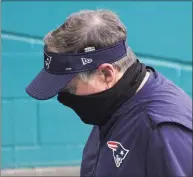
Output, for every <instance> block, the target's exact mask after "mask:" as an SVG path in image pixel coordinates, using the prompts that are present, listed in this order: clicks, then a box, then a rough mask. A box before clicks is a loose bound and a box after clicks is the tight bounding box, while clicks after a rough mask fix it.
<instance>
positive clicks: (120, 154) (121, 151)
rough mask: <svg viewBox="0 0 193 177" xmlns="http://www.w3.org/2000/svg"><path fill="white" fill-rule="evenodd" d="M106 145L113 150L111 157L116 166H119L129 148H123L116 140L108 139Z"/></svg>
mask: <svg viewBox="0 0 193 177" xmlns="http://www.w3.org/2000/svg"><path fill="white" fill-rule="evenodd" d="M107 146H108V147H109V148H110V149H111V150H112V151H113V157H114V161H115V165H116V167H120V165H121V163H122V162H123V160H124V159H125V157H126V156H127V154H128V152H129V150H128V149H125V148H124V147H123V146H122V144H121V143H119V142H116V141H108V142H107Z"/></svg>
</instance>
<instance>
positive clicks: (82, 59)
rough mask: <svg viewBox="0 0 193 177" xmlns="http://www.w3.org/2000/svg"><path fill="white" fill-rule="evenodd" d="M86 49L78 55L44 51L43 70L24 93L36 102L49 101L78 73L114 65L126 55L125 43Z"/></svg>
mask: <svg viewBox="0 0 193 177" xmlns="http://www.w3.org/2000/svg"><path fill="white" fill-rule="evenodd" d="M86 49H88V50H86ZM86 49H85V52H83V53H78V54H66V53H53V52H48V51H46V50H44V68H43V69H42V70H41V71H40V72H39V74H38V75H37V76H36V77H35V79H34V80H33V81H32V82H31V83H30V84H29V85H28V87H27V88H26V92H27V93H28V94H29V95H30V96H31V97H33V98H35V99H38V100H47V99H50V98H52V97H54V96H56V95H57V94H58V93H59V92H60V91H61V90H62V89H63V88H65V87H66V86H67V84H68V83H69V82H70V81H71V80H72V79H73V78H74V77H75V76H76V75H77V74H78V73H80V72H85V71H89V70H93V69H97V68H98V67H99V66H100V65H101V64H103V63H114V62H116V61H118V60H120V59H121V58H123V57H124V56H126V55H127V46H126V43H125V41H121V42H119V43H118V44H116V45H114V46H111V47H106V48H102V49H98V50H95V48H94V47H90V48H86Z"/></svg>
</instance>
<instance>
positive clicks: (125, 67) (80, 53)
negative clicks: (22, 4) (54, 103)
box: [26, 10, 193, 177]
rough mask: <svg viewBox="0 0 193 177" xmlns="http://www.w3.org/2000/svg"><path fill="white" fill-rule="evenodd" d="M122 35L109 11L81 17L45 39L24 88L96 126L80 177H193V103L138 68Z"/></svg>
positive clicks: (85, 13) (149, 70)
mask: <svg viewBox="0 0 193 177" xmlns="http://www.w3.org/2000/svg"><path fill="white" fill-rule="evenodd" d="M126 37H127V33H126V28H125V26H124V25H123V24H122V23H121V21H120V20H119V18H118V17H117V16H116V15H115V14H114V13H113V12H111V11H108V10H96V11H94V10H93V11H92V10H84V11H80V12H77V13H74V14H72V15H71V16H70V17H68V18H67V20H66V22H65V23H64V24H63V25H61V26H60V27H59V28H57V29H56V30H55V31H52V32H50V33H49V34H48V35H47V36H46V37H45V38H44V42H45V48H44V69H43V70H42V71H41V72H40V73H39V74H38V75H37V77H36V78H35V79H34V80H33V81H32V83H31V84H30V85H29V86H28V87H27V88H26V91H27V93H28V94H29V95H30V96H32V97H34V98H35V99H38V100H47V99H50V98H52V97H54V96H56V95H57V98H58V101H59V102H60V103H62V104H63V105H65V106H68V107H70V108H72V109H73V110H74V111H75V112H76V113H77V115H78V116H79V117H80V119H81V120H82V121H83V122H84V123H86V124H91V125H94V126H93V129H92V132H91V134H90V136H89V138H88V141H87V143H86V146H85V148H84V151H83V159H82V164H81V176H82V177H84V176H92V177H93V176H96V177H102V176H103V177H109V176H115V177H117V176H121V177H129V176H130V177H134V176H135V177H155V176H156V177H167V176H192V175H193V173H192V100H191V99H190V98H189V97H188V96H187V95H186V94H185V93H184V92H183V91H182V90H181V89H180V88H179V87H177V86H175V85H174V83H172V82H171V81H169V80H168V79H166V78H165V77H164V76H163V75H161V74H160V73H159V72H157V71H156V70H155V69H153V68H152V67H149V66H145V65H144V64H142V63H140V61H139V60H138V59H137V58H136V56H135V55H134V53H133V52H132V50H131V49H130V48H129V47H128V46H127V43H126Z"/></svg>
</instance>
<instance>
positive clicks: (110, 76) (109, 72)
mask: <svg viewBox="0 0 193 177" xmlns="http://www.w3.org/2000/svg"><path fill="white" fill-rule="evenodd" d="M97 70H98V73H99V76H100V77H101V80H102V82H105V83H107V85H108V87H112V85H114V81H115V76H116V70H115V69H114V67H113V66H112V65H111V64H109V63H104V64H102V65H100V66H99V67H98V69H97Z"/></svg>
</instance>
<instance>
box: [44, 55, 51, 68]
mask: <svg viewBox="0 0 193 177" xmlns="http://www.w3.org/2000/svg"><path fill="white" fill-rule="evenodd" d="M44 53H45V52H44ZM45 55H46V57H47V58H46V60H45V66H46V68H47V69H49V67H50V63H51V61H52V57H51V56H49V55H48V54H46V53H45Z"/></svg>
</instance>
